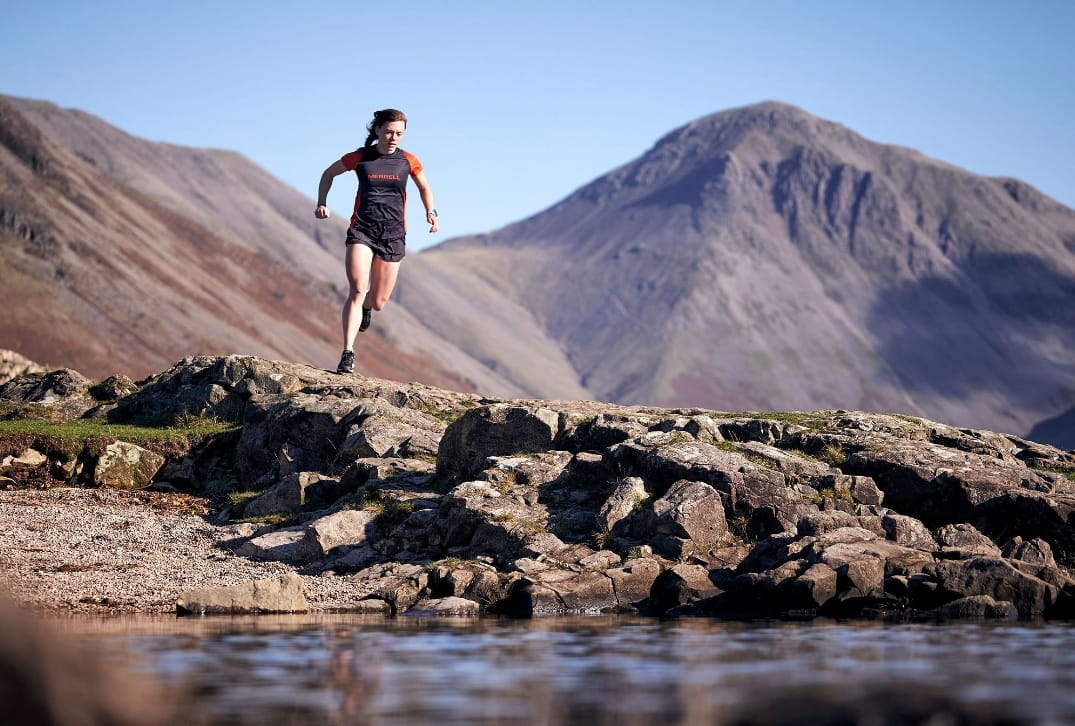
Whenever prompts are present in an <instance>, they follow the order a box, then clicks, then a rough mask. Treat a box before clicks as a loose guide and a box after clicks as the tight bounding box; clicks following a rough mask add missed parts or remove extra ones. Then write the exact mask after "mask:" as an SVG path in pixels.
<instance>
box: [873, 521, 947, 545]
mask: <svg viewBox="0 0 1075 726" xmlns="http://www.w3.org/2000/svg"><path fill="white" fill-rule="evenodd" d="M881 524H882V525H883V526H884V528H885V535H886V536H887V537H888V539H890V540H892V541H893V542H895V543H896V544H900V545H903V546H904V547H913V548H914V549H919V550H929V551H933V550H935V549H937V541H936V540H935V539H933V535H931V534H930V533H929V530H928V529H926V525H924V524H922V523H921V522H920V521H918V520H917V519H915V518H914V517H906V516H904V515H902V514H886V515H885V516H884V517H882V518H881Z"/></svg>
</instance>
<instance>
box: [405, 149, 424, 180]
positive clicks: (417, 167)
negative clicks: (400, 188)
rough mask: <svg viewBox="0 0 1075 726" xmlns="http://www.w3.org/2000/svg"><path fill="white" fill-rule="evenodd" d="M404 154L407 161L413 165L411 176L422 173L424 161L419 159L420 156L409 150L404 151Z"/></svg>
mask: <svg viewBox="0 0 1075 726" xmlns="http://www.w3.org/2000/svg"><path fill="white" fill-rule="evenodd" d="M403 155H404V156H406V157H407V163H408V164H410V165H411V176H418V175H419V174H421V173H422V162H420V161H418V157H417V156H415V155H414V154H412V153H410V152H409V151H404V152H403Z"/></svg>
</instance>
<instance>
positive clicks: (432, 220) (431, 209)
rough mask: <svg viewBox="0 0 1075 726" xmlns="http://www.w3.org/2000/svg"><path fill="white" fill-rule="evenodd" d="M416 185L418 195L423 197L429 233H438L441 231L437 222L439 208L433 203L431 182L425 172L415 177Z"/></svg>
mask: <svg viewBox="0 0 1075 726" xmlns="http://www.w3.org/2000/svg"><path fill="white" fill-rule="evenodd" d="M414 183H415V185H417V187H418V193H419V194H420V195H421V197H422V206H424V207H425V208H426V222H428V223H429V231H430V232H436V231H437V230H438V229H440V224H439V223H438V222H437V206H436V205H435V204H434V203H433V190H432V189H430V188H429V182H428V181H426V173H425V171H420V172H418V173H417V174H415V175H414Z"/></svg>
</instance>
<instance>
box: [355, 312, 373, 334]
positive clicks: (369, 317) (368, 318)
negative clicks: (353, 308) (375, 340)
mask: <svg viewBox="0 0 1075 726" xmlns="http://www.w3.org/2000/svg"><path fill="white" fill-rule="evenodd" d="M372 322H373V311H372V310H370V309H369V308H362V323H361V324H360V325H359V326H358V332H360V333H365V332H366V331H367V330H369V327H370V323H372Z"/></svg>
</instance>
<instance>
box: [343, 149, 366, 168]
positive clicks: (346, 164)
mask: <svg viewBox="0 0 1075 726" xmlns="http://www.w3.org/2000/svg"><path fill="white" fill-rule="evenodd" d="M362 151H363V149H355V150H354V151H349V152H347V153H346V154H344V155H343V156H341V157H340V163H341V164H343V168H344V169H346V170H347V171H354V170H355V169H356V168H357V167H358V162H360V161H362Z"/></svg>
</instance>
